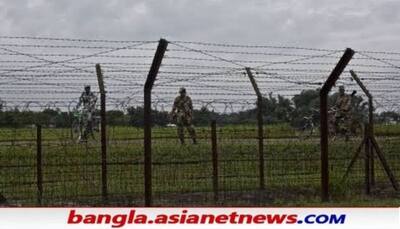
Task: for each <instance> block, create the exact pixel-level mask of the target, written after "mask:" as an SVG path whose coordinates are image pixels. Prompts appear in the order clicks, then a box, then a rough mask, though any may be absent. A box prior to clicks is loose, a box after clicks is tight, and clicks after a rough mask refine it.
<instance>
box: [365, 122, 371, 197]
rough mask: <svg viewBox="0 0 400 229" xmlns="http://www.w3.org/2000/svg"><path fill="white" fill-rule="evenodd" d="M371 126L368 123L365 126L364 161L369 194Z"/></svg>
mask: <svg viewBox="0 0 400 229" xmlns="http://www.w3.org/2000/svg"><path fill="white" fill-rule="evenodd" d="M369 128H370V126H369V125H368V124H365V127H364V138H365V145H364V148H365V158H364V163H365V193H366V194H367V195H369V194H371V176H370V175H371V170H370V168H371V165H370V162H371V160H370V156H371V152H370V149H371V147H370V145H371V143H370V135H369V134H370V132H369V131H370V130H369Z"/></svg>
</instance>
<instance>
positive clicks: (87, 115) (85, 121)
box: [76, 85, 97, 141]
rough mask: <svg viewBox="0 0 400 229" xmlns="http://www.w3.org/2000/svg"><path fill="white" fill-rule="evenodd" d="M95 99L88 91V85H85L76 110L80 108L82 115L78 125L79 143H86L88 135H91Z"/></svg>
mask: <svg viewBox="0 0 400 229" xmlns="http://www.w3.org/2000/svg"><path fill="white" fill-rule="evenodd" d="M96 102H97V97H96V96H95V95H94V94H93V92H91V91H90V85H85V91H84V92H82V94H81V97H79V102H78V104H77V105H76V109H79V108H80V107H81V106H82V111H81V112H82V115H81V120H79V123H80V125H81V127H80V128H81V134H80V136H79V139H78V140H79V141H86V140H87V136H88V134H89V133H91V134H93V132H92V131H93V118H94V114H95V111H96Z"/></svg>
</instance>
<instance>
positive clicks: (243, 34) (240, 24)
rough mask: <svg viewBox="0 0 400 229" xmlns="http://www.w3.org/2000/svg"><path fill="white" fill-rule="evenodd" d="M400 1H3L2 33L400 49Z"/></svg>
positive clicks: (0, 6)
mask: <svg viewBox="0 0 400 229" xmlns="http://www.w3.org/2000/svg"><path fill="white" fill-rule="evenodd" d="M398 12H400V1H398V0H395V1H393V0H379V1H376V0H362V1H355V0H331V1H330V0H301V1H299V0H247V1H243V0H190V1H189V0H147V1H144V0H79V1H72V0H0V21H1V22H2V23H1V26H0V33H1V35H10V36H20V35H29V36H50V37H73V38H99V39H118V40H119V39H122V40H157V39H158V38H160V37H165V38H167V39H173V40H190V41H212V42H231V43H243V44H250V43H251V44H271V45H299V46H308V47H310V46H311V47H326V48H344V47H352V48H354V49H363V50H388V51H396V50H397V51H399V50H400V48H399V47H398V39H399V36H400V23H399V20H400V16H399V13H398Z"/></svg>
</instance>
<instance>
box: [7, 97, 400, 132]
mask: <svg viewBox="0 0 400 229" xmlns="http://www.w3.org/2000/svg"><path fill="white" fill-rule="evenodd" d="M336 97H337V94H336V93H335V94H333V95H332V96H330V98H329V101H330V103H331V104H332V103H333V102H334V101H335V100H336ZM263 106H264V109H263V111H264V114H263V116H264V120H265V122H266V123H268V124H279V123H290V124H291V125H292V126H294V127H301V126H302V125H303V121H304V119H303V118H304V117H305V116H310V115H313V119H314V122H315V123H318V120H319V113H318V112H316V111H315V110H318V109H319V91H318V90H304V91H302V92H301V93H300V94H299V95H296V96H294V97H293V98H292V99H291V100H289V99H287V98H284V97H282V96H280V95H277V96H276V97H275V96H273V95H272V94H269V95H268V97H266V98H264V100H263ZM352 107H353V111H354V112H353V113H354V115H355V116H356V117H357V119H358V120H361V119H365V118H366V114H367V105H366V103H365V102H364V101H363V99H362V97H360V96H355V97H354V99H353V106H352ZM143 113H144V112H143V107H140V106H139V107H129V108H128V109H127V112H126V113H124V112H122V111H118V110H110V111H108V112H107V119H108V125H110V126H135V127H141V126H143ZM152 113H153V120H154V125H156V126H165V125H167V124H168V123H170V122H171V120H170V117H169V114H168V112H167V111H156V110H153V112H152ZM256 114H257V110H256V108H253V109H248V110H243V111H239V112H234V113H227V114H226V113H224V114H221V113H217V112H214V111H210V110H209V109H208V108H207V107H202V108H201V109H199V110H194V120H193V122H194V124H195V125H196V126H206V125H208V123H209V122H210V120H211V119H215V120H218V123H220V124H224V125H225V124H234V125H243V124H254V123H255V122H256ZM376 121H377V122H379V123H387V122H392V123H393V122H396V123H397V122H399V121H400V114H397V113H395V112H382V113H379V114H376ZM71 122H72V118H71V114H70V113H69V112H65V111H61V110H60V109H45V110H43V111H41V112H34V111H21V110H18V109H17V108H15V109H13V110H11V111H9V110H8V111H5V110H3V111H2V110H1V108H0V127H26V126H29V125H32V124H36V123H40V124H42V125H43V126H52V127H58V128H62V127H69V126H71Z"/></svg>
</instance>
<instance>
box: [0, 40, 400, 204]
mask: <svg viewBox="0 0 400 229" xmlns="http://www.w3.org/2000/svg"><path fill="white" fill-rule="evenodd" d="M157 45H158V46H157ZM348 50H349V49H347V51H348ZM351 51H352V52H353V54H352V57H350V58H349V60H348V61H349V63H348V64H347V63H346V64H343V65H342V66H340V65H341V61H339V60H340V59H341V58H342V59H343V58H344V56H345V55H343V54H344V53H346V50H335V49H317V48H304V47H287V46H269V45H237V44H227V43H203V42H188V41H166V40H164V39H162V40H160V41H159V42H157V41H113V40H88V39H65V38H44V37H8V36H0V108H1V109H0V118H1V122H0V125H1V126H0V165H1V166H0V194H1V198H0V200H1V202H2V203H1V204H4V205H12V206H66V205H67V206H103V205H104V206H105V205H108V206H110V205H111V206H193V205H196V206H275V205H278V206H280V205H302V204H319V203H320V201H321V198H322V200H324V201H327V200H331V201H336V202H338V203H339V204H340V203H342V204H348V203H350V204H355V205H357V204H358V203H357V201H355V200H359V201H361V200H364V199H368V200H378V201H380V200H382V201H387V202H388V203H389V202H390V200H392V198H398V184H397V180H398V179H400V162H399V149H400V147H399V144H400V128H399V126H398V124H397V123H383V122H381V121H379V119H378V117H371V118H369V116H371V114H372V115H374V114H378V113H383V112H393V113H396V112H398V111H399V110H398V109H399V107H398V102H397V101H398V99H399V93H398V89H399V88H398V87H399V86H398V85H399V84H398V82H397V81H398V77H397V76H398V74H399V64H398V63H399V62H400V53H396V52H377V51H357V50H356V51H353V50H351ZM338 61H339V62H338ZM95 66H97V67H95ZM340 67H342V69H341V71H337V69H338V68H340ZM335 69H336V70H335ZM350 70H352V71H350ZM354 74H356V78H355V77H354ZM332 79H334V80H332ZM360 82H361V83H360ZM84 85H91V86H92V87H91V88H92V91H93V92H94V93H95V95H96V96H97V98H98V102H97V109H96V110H97V111H96V114H95V115H96V117H99V125H98V128H97V129H98V130H97V131H95V132H94V133H93V135H91V136H89V139H88V141H86V142H78V141H77V136H76V133H74V130H73V128H72V127H73V124H72V123H73V119H74V117H73V110H74V108H75V106H76V105H77V101H78V98H79V96H80V95H81V93H82V91H83V86H84ZM324 85H329V90H327V91H326V92H327V96H328V97H327V98H331V97H334V96H335V95H336V94H337V93H336V92H337V90H338V87H339V86H345V87H346V92H347V93H350V92H351V91H353V90H354V91H357V96H359V97H360V98H362V99H363V100H362V101H360V103H364V102H368V101H370V104H372V105H373V112H372V113H368V105H363V106H362V107H364V108H365V109H364V110H363V111H361V112H362V113H364V114H365V115H364V117H363V119H362V120H361V121H360V125H361V126H362V128H361V129H360V131H358V132H357V133H355V134H354V135H352V136H350V137H346V136H341V135H337V136H336V135H335V136H331V135H329V136H328V138H327V142H326V143H324V141H323V140H321V139H323V132H324V131H323V130H324V129H323V128H324V127H322V128H320V127H319V126H320V123H319V121H321V120H323V118H324V117H323V116H321V119H316V120H317V122H315V123H314V124H315V126H314V132H312V133H310V134H309V135H308V136H303V135H302V129H301V128H297V127H293V126H294V125H293V117H294V116H295V115H296V111H298V107H296V105H297V104H295V102H294V98H296V96H299V95H300V94H302V93H305V92H306V91H308V92H313V93H314V95H316V96H317V97H313V98H310V99H314V104H313V107H314V108H316V109H317V110H316V113H317V114H316V115H317V116H318V117H319V115H320V114H321V113H320V110H319V108H320V100H319V99H320V97H319V96H320V91H321V88H322V90H324V87H326V86H324ZM360 85H363V87H364V88H361V87H360ZM181 87H184V88H185V89H186V91H187V93H188V95H189V96H190V97H191V100H192V102H193V107H194V118H193V124H194V126H195V131H196V137H197V144H191V139H190V137H189V134H188V132H187V131H186V130H185V143H186V144H184V145H181V144H180V141H179V138H178V135H177V128H176V125H174V122H173V121H172V120H171V118H170V114H169V112H170V111H171V109H172V105H173V104H174V100H175V98H176V97H177V96H178V90H179V89H180V88H181ZM366 91H367V92H368V93H369V94H368V93H365V92H366ZM369 95H370V96H369ZM315 99H316V100H315ZM285 102H287V103H289V104H288V106H287V107H288V110H282V111H280V110H279V109H280V108H279V106H278V105H277V103H280V104H283V103H285ZM331 106H332V101H331V99H330V100H329V101H328V107H331ZM102 111H104V113H103V112H102ZM273 114H278V115H275V116H274V115H273ZM368 115H369V116H368ZM102 118H104V119H102ZM282 120H283V121H282ZM368 121H369V122H368ZM368 130H370V131H368ZM320 133H321V134H320ZM323 147H326V149H327V150H325V148H323ZM324 152H325V153H326V154H324ZM321 154H322V155H325V156H327V157H326V158H324V157H321ZM331 203H332V202H331ZM383 203H386V202H383Z"/></svg>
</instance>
